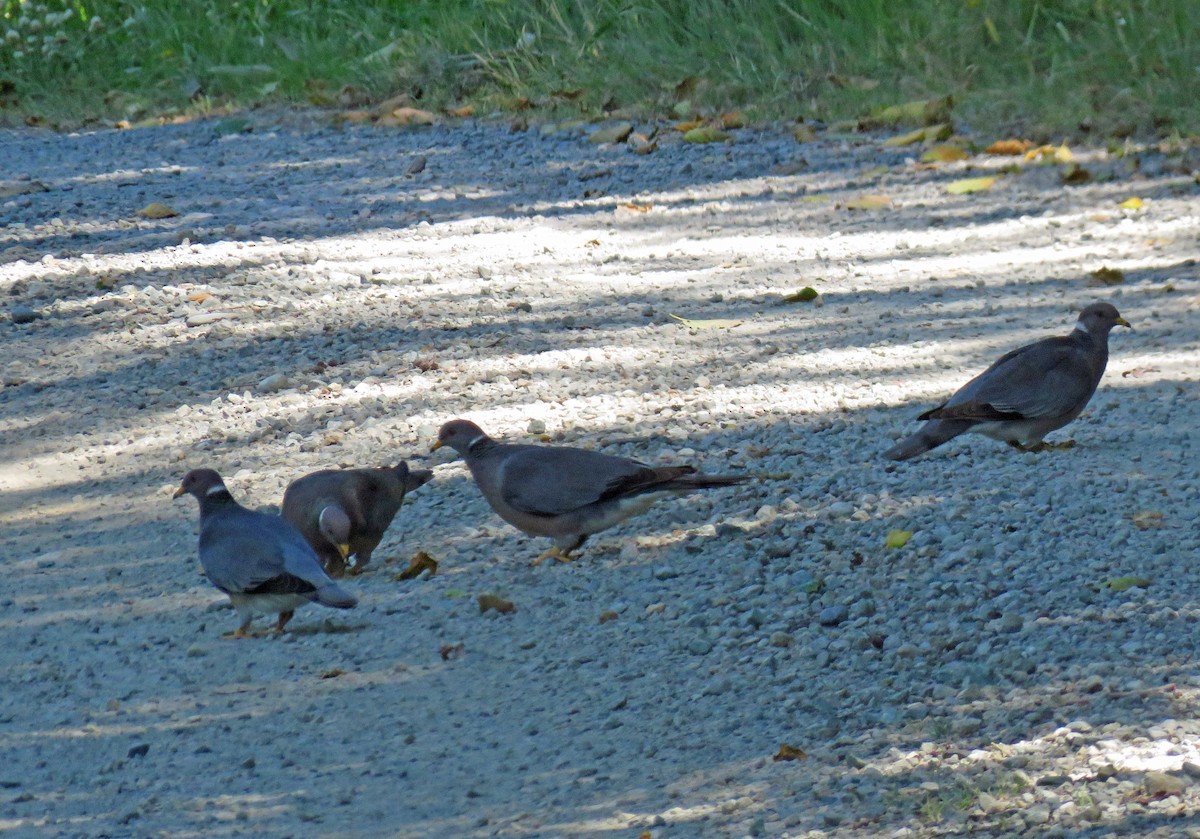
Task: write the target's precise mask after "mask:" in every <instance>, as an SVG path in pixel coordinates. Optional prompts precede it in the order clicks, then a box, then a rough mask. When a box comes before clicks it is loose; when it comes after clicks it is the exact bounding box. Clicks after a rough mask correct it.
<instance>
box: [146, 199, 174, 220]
mask: <svg viewBox="0 0 1200 839" xmlns="http://www.w3.org/2000/svg"><path fill="white" fill-rule="evenodd" d="M137 214H138V215H139V216H141V217H142V218H148V219H160V218H174V217H175V216H177V215H179V213H177V212H176V211H175V210H173V209H171V208H170V207H168V206H167V205H166V204H160V203H159V202H157V201H153V202H151V203H149V204H147V205H146V206H145V207H142V209H140V210H138V211H137Z"/></svg>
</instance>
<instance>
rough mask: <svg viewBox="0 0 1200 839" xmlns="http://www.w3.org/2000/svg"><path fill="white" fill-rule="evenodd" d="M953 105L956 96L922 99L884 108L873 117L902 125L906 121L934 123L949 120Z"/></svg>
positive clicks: (887, 122)
mask: <svg viewBox="0 0 1200 839" xmlns="http://www.w3.org/2000/svg"><path fill="white" fill-rule="evenodd" d="M953 106H954V98H953V97H951V96H941V97H938V98H937V99H922V100H918V101H916V102H905V103H903V104H900V105H891V106H889V107H887V108H883V109H881V110H879V111H876V112H875V113H874V114H872V115H871V119H872V120H874V121H876V122H878V123H881V124H883V125H900V124H902V123H906V122H907V123H916V124H918V125H934V124H936V123H939V122H949V121H950V109H951V108H952V107H953Z"/></svg>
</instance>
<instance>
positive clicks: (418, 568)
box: [392, 551, 438, 581]
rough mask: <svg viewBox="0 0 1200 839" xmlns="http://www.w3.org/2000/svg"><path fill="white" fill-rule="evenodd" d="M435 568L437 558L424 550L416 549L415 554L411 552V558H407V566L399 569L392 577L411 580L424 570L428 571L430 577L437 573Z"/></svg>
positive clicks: (398, 579)
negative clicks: (401, 569)
mask: <svg viewBox="0 0 1200 839" xmlns="http://www.w3.org/2000/svg"><path fill="white" fill-rule="evenodd" d="M437 570H438V564H437V560H435V559H434V558H433V557H431V556H430V555H429V554H427V553H425V551H417V552H416V553H415V554H413V558H412V559H410V560H409V562H408V568H406V569H405V570H403V571H401V572H400V573H399V574H397V575H396V576H394V577H393V578H392V579H393V580H396V581H400V580H412V579H415V578H417V577H418V576H420V575H421V574H422V573H424V572H425V571H428V572H429V576H430V577H432V576H433V575H434V574H436V573H437Z"/></svg>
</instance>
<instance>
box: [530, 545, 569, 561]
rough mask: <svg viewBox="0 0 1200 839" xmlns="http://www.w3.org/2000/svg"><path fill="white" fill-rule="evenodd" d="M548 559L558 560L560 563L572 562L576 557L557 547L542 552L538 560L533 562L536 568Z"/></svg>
mask: <svg viewBox="0 0 1200 839" xmlns="http://www.w3.org/2000/svg"><path fill="white" fill-rule="evenodd" d="M547 559H557V560H558V561H559V562H570V561H571V560H572V559H574V557H572V556H571V552H570V551H564V550H562V549H561V548H559V547H558V546H557V545H555V546H554V547H553V548H550V549H548V550H544V551H542V553H541V554H540V555H539V556H538V558H537V559H535V560H534V561H533V564H534V565H535V566H536V565H541V564H542V563H543V562H545V561H546V560H547Z"/></svg>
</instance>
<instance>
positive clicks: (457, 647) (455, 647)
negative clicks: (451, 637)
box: [438, 641, 466, 661]
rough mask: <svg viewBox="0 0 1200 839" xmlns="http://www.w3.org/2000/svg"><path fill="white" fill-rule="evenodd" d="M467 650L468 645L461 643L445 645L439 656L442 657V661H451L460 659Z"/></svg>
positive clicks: (439, 651) (441, 648) (439, 650)
mask: <svg viewBox="0 0 1200 839" xmlns="http://www.w3.org/2000/svg"><path fill="white" fill-rule="evenodd" d="M465 648H466V645H465V644H463V643H462V642H461V641H460V642H459V643H457V644H443V645H442V646H441V647H440V648H439V649H438V655H440V656H441V657H442V661H449V660H450V659H452V658H458V656H459V655H461V654H462V651H463V650H464V649H465Z"/></svg>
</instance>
